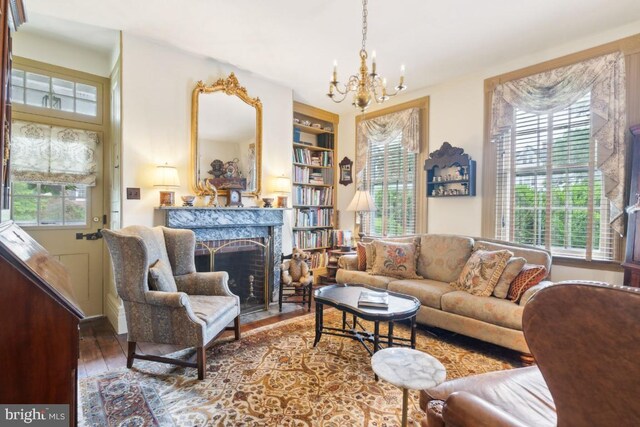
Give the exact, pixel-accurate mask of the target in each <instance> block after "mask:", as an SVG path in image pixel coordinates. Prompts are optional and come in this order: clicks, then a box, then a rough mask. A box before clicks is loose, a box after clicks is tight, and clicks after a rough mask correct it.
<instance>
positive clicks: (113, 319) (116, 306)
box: [105, 294, 127, 334]
mask: <svg viewBox="0 0 640 427" xmlns="http://www.w3.org/2000/svg"><path fill="white" fill-rule="evenodd" d="M105 311H106V315H107V319H109V323H111V326H113V329H114V330H115V331H116V333H117V334H124V333H126V332H127V318H126V317H125V315H124V306H123V305H122V303H121V302H120V299H119V298H118V297H117V296H115V295H113V294H108V295H107V303H106V310H105Z"/></svg>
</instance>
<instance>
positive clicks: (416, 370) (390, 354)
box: [371, 347, 447, 427]
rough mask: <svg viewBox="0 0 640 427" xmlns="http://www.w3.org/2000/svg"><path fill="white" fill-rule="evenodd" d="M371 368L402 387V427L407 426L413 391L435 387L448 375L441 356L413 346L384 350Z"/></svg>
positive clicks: (375, 358)
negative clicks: (414, 348)
mask: <svg viewBox="0 0 640 427" xmlns="http://www.w3.org/2000/svg"><path fill="white" fill-rule="evenodd" d="M371 367H372V368H373V372H375V373H376V374H377V375H378V376H379V377H380V378H382V379H383V380H385V381H387V382H390V383H391V384H393V385H395V386H397V387H400V388H401V389H402V427H406V425H407V408H408V406H409V390H425V389H428V388H431V387H435V386H437V385H438V384H440V383H442V382H443V381H444V380H445V378H446V377H447V371H446V369H445V368H444V366H442V363H440V362H439V361H438V359H436V358H435V357H433V356H430V355H428V354H427V353H423V352H421V351H418V350H412V349H410V348H401V347H392V348H385V349H384V350H380V351H378V352H376V353H375V354H374V355H373V357H372V358H371Z"/></svg>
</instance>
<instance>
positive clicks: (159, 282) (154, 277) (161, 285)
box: [149, 260, 178, 292]
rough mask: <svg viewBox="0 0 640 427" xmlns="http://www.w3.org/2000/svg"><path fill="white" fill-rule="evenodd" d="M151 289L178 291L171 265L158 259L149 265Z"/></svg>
mask: <svg viewBox="0 0 640 427" xmlns="http://www.w3.org/2000/svg"><path fill="white" fill-rule="evenodd" d="M149 289H151V290H152V291H162V292H178V287H177V286H176V281H175V279H174V278H173V272H172V271H171V266H170V265H167V264H166V263H164V262H162V261H161V260H158V261H156V262H155V263H154V264H153V265H152V266H151V267H149Z"/></svg>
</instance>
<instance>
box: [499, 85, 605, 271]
mask: <svg viewBox="0 0 640 427" xmlns="http://www.w3.org/2000/svg"><path fill="white" fill-rule="evenodd" d="M514 115H515V120H514V125H513V126H512V128H511V131H510V132H505V133H503V134H501V136H500V137H499V139H497V140H496V141H495V143H496V144H497V146H496V148H497V150H496V153H497V179H496V237H497V238H499V239H502V240H507V241H512V242H517V243H525V244H530V245H535V246H540V247H544V248H547V249H549V250H551V252H552V253H553V254H554V255H558V256H565V257H573V258H580V259H586V260H612V259H613V258H614V250H613V248H614V239H615V238H614V233H613V230H612V228H611V227H610V225H609V203H608V200H607V199H606V198H605V197H604V191H603V178H602V173H601V172H600V171H599V170H598V169H597V168H596V166H595V165H596V164H597V160H598V159H597V152H598V147H597V141H596V140H592V139H591V138H590V134H591V129H590V126H591V121H590V117H591V111H590V94H589V93H587V94H586V95H584V96H583V97H582V98H580V99H579V100H578V101H576V102H575V103H573V104H572V105H570V106H569V107H568V108H566V109H564V110H562V111H558V112H556V113H549V114H539V115H538V114H532V113H526V112H524V111H522V110H518V109H515V111H514Z"/></svg>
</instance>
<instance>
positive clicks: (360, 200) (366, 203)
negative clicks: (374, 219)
mask: <svg viewBox="0 0 640 427" xmlns="http://www.w3.org/2000/svg"><path fill="white" fill-rule="evenodd" d="M347 210H348V211H351V212H356V213H357V214H358V215H359V216H360V229H359V231H358V236H359V237H360V240H362V238H363V237H364V231H362V227H363V226H364V214H365V212H374V211H375V210H376V205H375V204H374V203H373V198H372V197H371V194H369V192H368V191H367V190H356V194H354V195H353V200H351V203H349V206H347Z"/></svg>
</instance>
